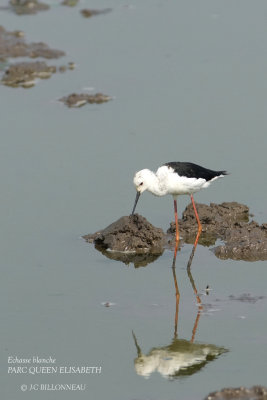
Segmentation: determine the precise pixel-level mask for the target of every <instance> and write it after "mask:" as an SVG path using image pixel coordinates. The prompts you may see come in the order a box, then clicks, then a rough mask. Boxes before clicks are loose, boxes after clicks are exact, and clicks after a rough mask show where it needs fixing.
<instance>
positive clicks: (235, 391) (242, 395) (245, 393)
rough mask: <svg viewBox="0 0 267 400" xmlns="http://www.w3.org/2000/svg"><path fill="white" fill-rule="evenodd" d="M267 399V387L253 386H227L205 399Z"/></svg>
mask: <svg viewBox="0 0 267 400" xmlns="http://www.w3.org/2000/svg"><path fill="white" fill-rule="evenodd" d="M234 399H236V400H237V399H239V400H267V387H264V386H253V387H251V388H250V389H247V388H244V387H239V388H225V389H222V390H219V391H217V392H213V393H210V394H209V395H208V396H207V397H205V399H204V400H234Z"/></svg>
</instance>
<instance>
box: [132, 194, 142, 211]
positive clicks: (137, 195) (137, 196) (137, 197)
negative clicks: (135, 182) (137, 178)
mask: <svg viewBox="0 0 267 400" xmlns="http://www.w3.org/2000/svg"><path fill="white" fill-rule="evenodd" d="M140 194H141V192H137V193H136V198H135V202H134V208H133V211H132V215H133V214H134V211H135V207H136V204H137V202H138V200H139V197H140Z"/></svg>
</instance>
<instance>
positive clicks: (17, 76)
mask: <svg viewBox="0 0 267 400" xmlns="http://www.w3.org/2000/svg"><path fill="white" fill-rule="evenodd" d="M55 72H56V67H55V66H49V65H47V64H46V63H45V62H40V61H36V62H22V63H16V64H13V65H11V66H10V67H9V68H8V69H7V70H6V72H5V74H4V76H3V78H2V83H3V84H4V85H6V86H12V87H19V86H21V87H24V88H29V87H32V86H34V85H35V82H36V78H40V79H48V78H50V77H51V76H52V74H53V73H55Z"/></svg>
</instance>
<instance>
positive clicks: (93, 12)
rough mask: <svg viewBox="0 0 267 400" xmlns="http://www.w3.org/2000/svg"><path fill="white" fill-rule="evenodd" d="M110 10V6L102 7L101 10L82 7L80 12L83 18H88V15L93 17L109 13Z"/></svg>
mask: <svg viewBox="0 0 267 400" xmlns="http://www.w3.org/2000/svg"><path fill="white" fill-rule="evenodd" d="M111 11H112V8H104V9H103V10H90V9H88V8H84V9H83V10H81V14H82V15H83V16H84V17H85V18H90V17H93V16H95V15H101V14H107V13H109V12H111Z"/></svg>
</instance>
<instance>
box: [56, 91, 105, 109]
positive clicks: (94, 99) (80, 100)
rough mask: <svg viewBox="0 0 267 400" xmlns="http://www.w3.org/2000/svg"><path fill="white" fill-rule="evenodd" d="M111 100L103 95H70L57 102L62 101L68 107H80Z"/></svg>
mask: <svg viewBox="0 0 267 400" xmlns="http://www.w3.org/2000/svg"><path fill="white" fill-rule="evenodd" d="M110 100H112V97H110V96H107V95H106V94H103V93H96V94H86V93H82V94H76V93H72V94H70V95H69V96H65V97H62V98H61V99H59V101H62V102H63V103H64V104H66V105H67V106H68V107H82V106H84V105H85V104H88V103H89V104H102V103H106V102H107V101H110Z"/></svg>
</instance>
